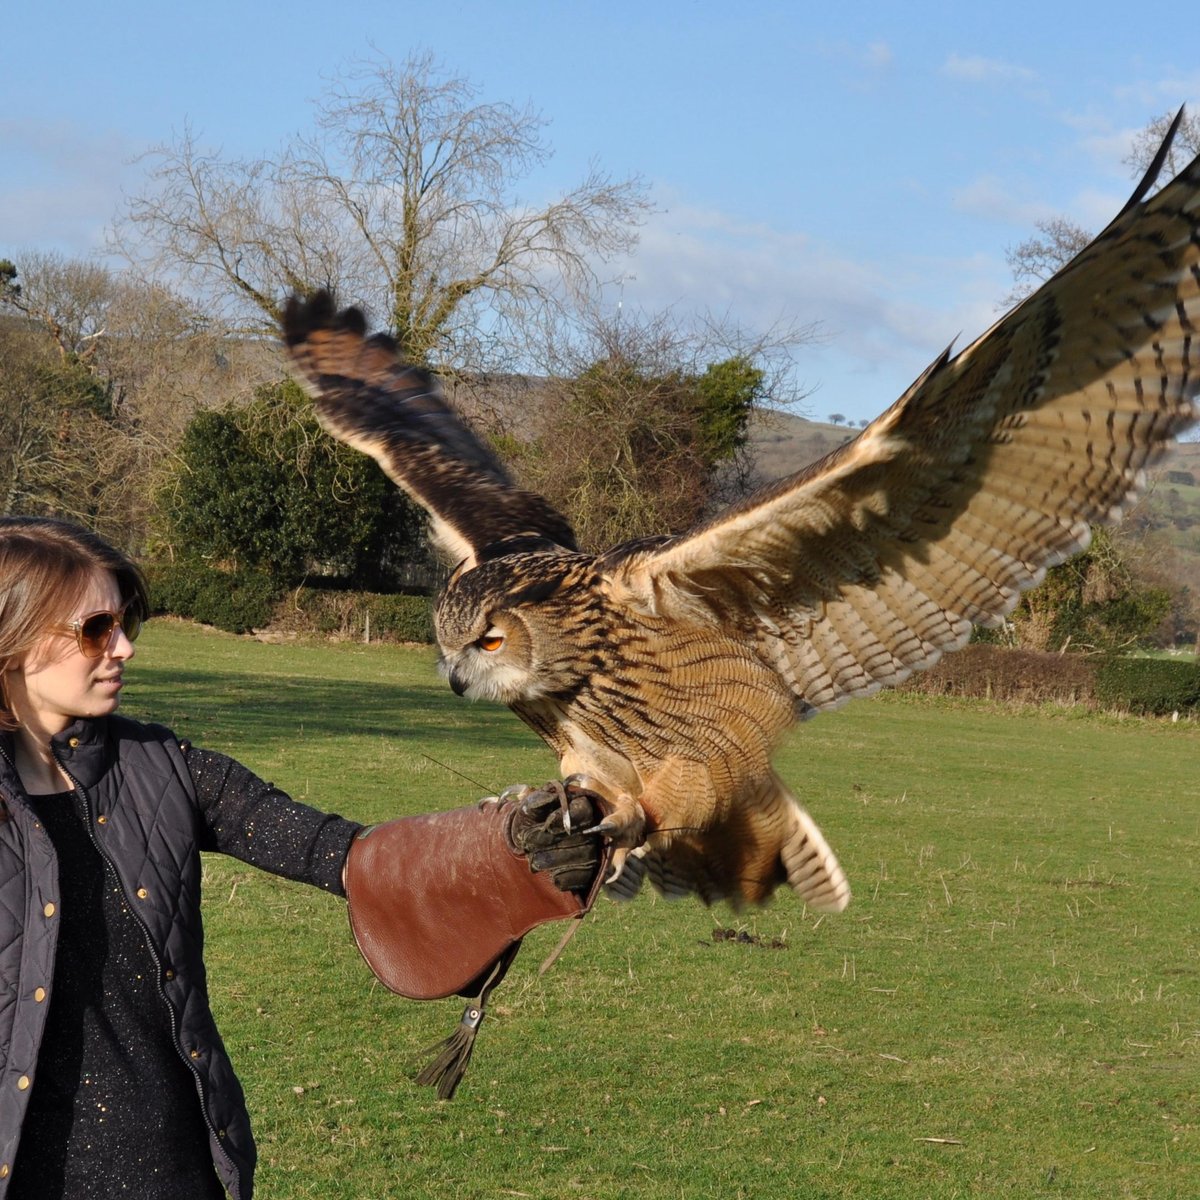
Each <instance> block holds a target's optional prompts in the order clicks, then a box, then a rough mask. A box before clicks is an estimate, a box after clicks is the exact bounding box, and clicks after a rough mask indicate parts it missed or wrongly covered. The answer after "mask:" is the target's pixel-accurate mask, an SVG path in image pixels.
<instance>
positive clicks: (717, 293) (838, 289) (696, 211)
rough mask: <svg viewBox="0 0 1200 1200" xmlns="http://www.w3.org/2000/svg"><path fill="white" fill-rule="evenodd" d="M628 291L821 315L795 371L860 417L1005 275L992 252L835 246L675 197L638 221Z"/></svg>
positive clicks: (777, 316)
mask: <svg viewBox="0 0 1200 1200" xmlns="http://www.w3.org/2000/svg"><path fill="white" fill-rule="evenodd" d="M625 266H626V283H625V285H624V289H623V301H624V303H625V304H626V305H627V306H630V307H634V306H638V307H641V308H642V309H644V310H646V311H647V312H658V311H661V310H663V309H665V308H673V309H674V310H675V311H676V312H677V313H679V314H680V315H681V316H684V315H686V314H688V313H692V312H695V313H700V314H703V313H706V312H709V313H719V314H724V313H728V314H729V316H730V317H731V319H733V320H734V321H736V322H737V323H739V324H740V325H741V326H742V327H744V328H745V329H747V330H750V331H757V332H761V331H765V330H766V329H768V328H770V327H771V326H773V325H775V324H789V323H790V324H795V325H798V326H803V325H808V324H810V323H817V325H818V331H819V335H820V338H819V341H818V343H817V344H814V345H806V346H804V347H802V348H801V349H800V351H799V352H798V353H797V355H796V358H795V361H796V373H797V377H798V379H799V380H800V381H801V382H802V383H803V384H804V385H805V386H807V387H813V386H819V388H820V391H819V398H814V400H813V402H812V403H813V404H815V405H816V406H817V407H816V408H815V409H814V411H818V410H820V411H824V409H825V408H826V407H828V406H829V405H831V404H832V405H833V406H834V407H835V408H837V409H839V410H840V411H842V412H845V413H847V415H849V416H851V417H852V418H853V419H857V418H859V417H872V416H875V415H877V414H878V413H879V412H882V411H883V409H884V408H885V407H887V405H888V404H890V403H891V402H892V401H893V400H894V399H895V398H896V397H897V396H898V395H899V394H900V392H901V391H903V389H904V388H905V387H907V386H908V384H909V383H911V382H912V380H913V379H914V378H916V376H917V375H918V374H919V373H920V371H921V370H923V369H924V367H925V366H927V365H928V363H929V362H930V361H931V360H932V359H933V358H934V357H935V356H936V355H937V354H939V353H940V352H941V351H942V350H943V349H944V348H945V346H946V344H947V343H948V342H949V341H950V340H951V339H952V338H955V337H957V338H958V343H957V344H958V345H959V346H960V347H961V346H962V345H965V344H966V343H967V342H968V341H970V340H971V339H973V338H974V337H976V336H977V335H978V334H980V333H981V332H983V330H984V329H986V328H987V327H988V326H989V325H990V324H991V323H992V322H993V321H994V320H995V319H996V316H997V313H996V301H997V299H998V298H999V297H1000V296H1002V295H1003V294H1004V292H1005V291H1006V289H1007V287H1008V286H1009V280H1008V278H1007V274H1006V268H1005V267H1004V265H1003V263H1002V262H1001V261H999V258H998V256H997V255H992V256H983V255H981V256H973V257H971V258H969V259H964V260H947V259H937V258H933V257H929V256H918V255H906V254H903V253H899V254H897V255H896V258H895V260H894V261H889V262H883V261H880V260H877V259H874V258H871V259H855V258H852V257H849V256H847V255H844V254H839V253H837V252H836V251H835V250H833V249H832V248H831V247H829V246H828V245H826V244H824V243H823V242H821V241H820V240H819V239H817V238H815V237H812V236H809V235H808V234H806V233H803V232H797V231H789V230H781V229H777V228H773V227H771V226H769V225H767V224H763V223H748V222H741V221H738V220H736V219H734V218H731V217H730V216H728V215H727V214H724V213H721V212H718V211H715V210H712V209H700V208H696V207H692V206H689V205H686V204H672V205H671V206H670V208H669V210H668V211H666V212H663V213H660V214H658V215H657V216H656V217H654V218H653V219H652V220H651V221H650V222H648V224H647V225H646V226H645V228H644V229H643V231H642V239H641V244H640V246H639V249H638V252H637V254H636V257H635V258H634V259H633V260H631V261H630V262H629V263H628V264H625Z"/></svg>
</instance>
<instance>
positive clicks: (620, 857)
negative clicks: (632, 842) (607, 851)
mask: <svg viewBox="0 0 1200 1200" xmlns="http://www.w3.org/2000/svg"><path fill="white" fill-rule="evenodd" d="M628 857H629V851H628V850H627V849H626V848H625V847H624V846H622V847H621V848H620V849H618V850H614V851H613V855H612V859H611V860H610V862H609V865H610V866H611V867H612V870H611V871H610V872H609V875H608V878H607V879H605V881H604V885H605V887H607V886H608V885H609V884H610V883H616V881H617V880H618V879H620V878H621V872H622V871H624V870H625V860H626V859H627V858H628Z"/></svg>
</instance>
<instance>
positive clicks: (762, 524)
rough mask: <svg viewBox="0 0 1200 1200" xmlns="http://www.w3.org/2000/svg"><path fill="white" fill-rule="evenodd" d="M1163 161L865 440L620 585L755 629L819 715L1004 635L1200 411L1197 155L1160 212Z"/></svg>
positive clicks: (642, 555) (669, 607)
mask: <svg viewBox="0 0 1200 1200" xmlns="http://www.w3.org/2000/svg"><path fill="white" fill-rule="evenodd" d="M1177 120H1178V119H1177ZM1169 137H1170V135H1168V140H1169ZM1164 153H1165V144H1164V150H1163V151H1160V155H1159V159H1158V160H1157V162H1156V165H1155V166H1154V167H1152V168H1151V171H1150V172H1148V173H1147V177H1146V179H1144V180H1143V182H1142V184H1141V186H1140V187H1139V188H1138V190H1137V191H1136V192H1135V193H1134V196H1133V198H1132V199H1131V200H1130V202H1129V204H1127V205H1126V207H1125V208H1124V209H1123V210H1122V211H1121V213H1120V214H1119V215H1118V216H1117V218H1116V219H1115V220H1114V221H1113V222H1112V224H1111V225H1109V226H1108V228H1107V229H1105V230H1104V232H1103V233H1101V234H1100V235H1099V237H1097V238H1096V239H1095V241H1093V242H1092V243H1091V244H1090V245H1089V246H1088V247H1087V248H1086V249H1085V250H1084V251H1083V252H1082V253H1081V254H1079V256H1078V257H1077V258H1075V259H1074V260H1073V261H1072V262H1070V263H1069V264H1068V265H1067V266H1066V267H1064V268H1063V269H1062V270H1061V271H1059V272H1058V274H1057V275H1055V276H1054V277H1053V278H1052V279H1051V280H1050V281H1049V282H1048V283H1046V284H1045V286H1043V287H1042V288H1041V289H1040V290H1039V291H1038V292H1036V293H1035V294H1034V295H1032V296H1031V297H1030V298H1029V299H1027V300H1026V301H1024V303H1022V304H1021V305H1020V306H1019V307H1017V308H1016V309H1014V310H1013V311H1012V312H1011V313H1009V314H1008V315H1007V316H1006V317H1004V318H1003V319H1002V320H1000V321H999V322H998V323H997V324H996V325H995V326H993V328H992V329H991V330H989V331H988V332H987V333H985V334H984V335H983V336H982V337H980V338H979V339H978V340H977V341H976V342H975V343H974V344H973V345H971V346H969V347H967V348H966V349H965V350H963V351H962V352H961V353H960V354H958V355H956V356H954V357H950V355H949V353H948V352H947V354H945V355H943V356H942V357H941V358H940V359H938V360H937V361H936V362H935V363H934V364H933V365H932V366H931V367H930V368H929V369H928V370H927V371H926V372H925V373H924V374H923V375H922V376H921V377H920V378H919V379H918V380H917V381H916V383H914V384H913V386H912V387H911V388H910V389H909V390H908V391H907V392H906V393H905V394H904V395H903V396H902V397H901V398H900V399H899V400H898V401H897V402H896V403H895V404H894V405H893V406H892V407H891V408H890V409H889V410H888V411H887V412H885V413H884V414H883V415H882V416H881V417H879V418H878V419H877V420H876V421H875V422H874V423H873V424H871V425H869V426H868V427H867V428H866V429H865V430H864V431H863V432H862V433H861V434H860V435H859V436H858V437H857V438H855V439H854V440H853V441H852V442H849V443H848V444H846V445H844V446H842V447H840V448H839V449H837V450H835V451H834V452H833V453H831V454H829V455H827V456H826V457H825V458H823V459H821V460H820V461H819V462H817V463H816V464H814V465H813V466H811V467H809V468H808V469H807V470H804V471H801V472H799V473H798V474H796V475H793V476H791V477H790V478H788V479H784V480H781V481H780V482H779V483H777V484H775V485H773V486H770V487H768V488H766V489H764V490H762V491H760V492H758V493H757V494H755V495H752V496H750V497H749V498H747V499H746V500H745V501H744V502H742V503H740V504H738V505H736V506H734V507H733V508H731V509H728V510H726V511H725V512H723V513H721V514H719V515H718V516H716V517H714V518H713V519H711V520H709V521H707V522H705V523H703V524H701V525H699V526H698V527H696V528H695V529H693V530H691V531H689V532H688V533H686V534H683V535H681V536H679V537H677V538H673V539H670V540H669V541H666V542H663V543H661V544H659V545H658V546H656V547H638V546H636V545H631V546H630V547H627V548H625V549H622V548H619V547H618V548H617V549H616V550H615V551H613V552H611V553H610V555H609V557H608V561H607V570H608V573H609V575H610V582H611V586H612V588H613V590H614V592H615V593H616V594H618V595H621V596H623V597H624V599H625V600H626V602H628V603H631V604H634V605H638V606H641V607H643V608H645V609H648V610H652V611H655V612H658V613H661V614H663V615H669V616H677V617H685V618H690V619H699V620H705V621H715V622H720V623H721V624H723V625H725V626H727V627H733V628H738V627H741V628H742V629H743V630H744V632H745V636H746V638H747V639H748V640H752V641H756V642H757V644H758V647H759V652H760V654H761V655H762V656H763V657H764V658H765V659H766V660H767V661H769V662H771V663H773V664H774V665H775V666H776V667H777V668H778V670H779V672H780V674H781V676H782V677H783V678H784V679H785V680H786V681H787V683H788V685H789V687H790V688H791V689H792V691H793V693H794V695H795V697H796V703H797V712H798V715H801V716H803V715H806V714H807V713H810V712H812V711H814V710H820V709H825V708H830V707H833V706H835V705H837V704H839V703H841V702H842V701H844V700H847V699H849V698H851V697H855V696H865V695H869V694H870V693H872V692H874V691H876V690H878V689H879V688H880V687H884V686H887V685H890V684H895V683H899V682H900V681H902V680H903V679H905V678H906V677H907V676H908V675H909V674H911V673H912V672H913V671H914V670H919V669H922V668H926V667H929V666H932V665H933V663H935V662H936V661H937V660H938V658H940V657H941V655H942V654H943V653H944V652H946V651H948V650H955V649H957V648H959V647H961V646H963V645H964V644H965V643H966V641H967V640H968V637H969V635H970V630H971V626H972V624H973V623H978V624H981V625H996V624H998V623H999V622H1000V621H1001V620H1002V619H1003V617H1004V615H1005V614H1006V613H1008V612H1010V611H1011V610H1012V608H1013V606H1014V605H1015V604H1016V602H1017V600H1018V597H1019V595H1020V593H1021V592H1022V591H1023V590H1025V589H1026V588H1030V587H1033V586H1034V585H1036V584H1037V583H1038V582H1040V581H1041V579H1042V578H1043V576H1044V575H1045V572H1046V569H1047V567H1049V566H1051V565H1053V564H1055V563H1058V562H1061V561H1062V560H1063V559H1065V558H1067V557H1069V556H1070V555H1072V554H1074V553H1076V552H1077V551H1079V550H1082V549H1084V548H1085V547H1086V546H1087V545H1088V542H1089V540H1090V536H1091V534H1090V528H1089V526H1090V525H1092V524H1099V523H1103V522H1111V521H1114V520H1116V519H1118V518H1119V516H1120V514H1121V511H1122V506H1123V505H1126V504H1127V503H1128V502H1129V500H1130V498H1131V497H1132V496H1134V495H1135V494H1136V493H1137V492H1138V490H1139V489H1140V488H1141V487H1142V486H1143V483H1144V475H1143V470H1144V468H1145V467H1146V466H1147V465H1148V464H1149V463H1152V462H1153V461H1154V460H1155V459H1156V458H1157V457H1158V456H1159V454H1160V453H1161V452H1162V450H1163V448H1164V446H1165V444H1166V442H1167V440H1168V439H1169V438H1171V437H1172V436H1173V435H1175V434H1177V433H1178V432H1179V431H1181V430H1182V429H1184V428H1185V427H1186V426H1187V425H1188V424H1189V423H1190V422H1192V421H1193V420H1195V419H1196V417H1197V405H1196V395H1197V390H1198V389H1200V159H1197V160H1196V161H1194V162H1193V163H1192V164H1191V165H1190V166H1189V167H1187V168H1186V170H1184V171H1183V172H1182V173H1181V174H1180V175H1179V176H1178V177H1177V178H1176V179H1175V180H1174V181H1173V182H1171V183H1170V184H1168V185H1167V186H1166V187H1164V188H1163V189H1162V191H1160V192H1159V193H1157V195H1155V196H1154V197H1153V198H1152V199H1149V200H1144V199H1143V197H1144V196H1145V194H1146V192H1147V191H1148V190H1149V188H1150V186H1151V185H1152V183H1153V181H1154V176H1155V175H1156V174H1157V170H1158V165H1159V164H1160V163H1161V159H1162V157H1163V154H1164Z"/></svg>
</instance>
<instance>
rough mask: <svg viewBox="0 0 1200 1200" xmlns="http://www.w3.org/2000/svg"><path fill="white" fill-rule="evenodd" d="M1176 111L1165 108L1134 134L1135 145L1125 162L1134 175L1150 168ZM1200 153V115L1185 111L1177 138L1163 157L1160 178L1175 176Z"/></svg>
mask: <svg viewBox="0 0 1200 1200" xmlns="http://www.w3.org/2000/svg"><path fill="white" fill-rule="evenodd" d="M1175 116H1176V114H1175V111H1174V110H1172V111H1171V112H1165V113H1163V114H1162V116H1159V117H1155V118H1154V120H1153V121H1151V122H1150V124H1149V125H1147V126H1146V128H1145V129H1142V130H1140V131H1139V132H1138V133H1136V134H1134V136H1133V146H1132V148H1131V149H1130V151H1129V154H1128V155H1127V156H1126V158H1125V162H1126V164H1127V165H1128V166H1129V168H1130V170H1131V171H1132V172H1133V174H1134V175H1137V176H1139V177H1140V176H1142V175H1144V174H1145V173H1146V171H1147V170H1148V169H1149V167H1150V164H1151V163H1152V162H1153V161H1154V156H1155V155H1156V154H1157V153H1158V148H1159V147H1160V146H1161V145H1162V141H1163V138H1165V137H1166V136H1167V131H1168V130H1169V129H1170V128H1171V123H1172V122H1173V121H1174V120H1175ZM1197 154H1200V115H1197V114H1196V113H1188V112H1185V113H1184V114H1183V117H1182V119H1181V120H1180V122H1179V128H1178V129H1177V130H1176V131H1175V139H1174V141H1172V142H1171V147H1170V149H1169V150H1168V151H1167V157H1166V158H1165V159H1164V160H1163V167H1162V171H1161V172H1160V174H1159V179H1160V180H1161V181H1162V182H1166V181H1167V180H1169V179H1174V178H1175V176H1176V175H1178V174H1179V172H1180V171H1182V170H1183V168H1184V167H1186V166H1187V165H1188V163H1189V162H1191V161H1192V159H1193V158H1195V157H1196V155H1197Z"/></svg>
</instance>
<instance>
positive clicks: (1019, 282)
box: [1001, 217, 1092, 308]
mask: <svg viewBox="0 0 1200 1200" xmlns="http://www.w3.org/2000/svg"><path fill="white" fill-rule="evenodd" d="M1035 225H1036V227H1037V229H1038V231H1039V232H1040V234H1041V237H1032V238H1026V239H1025V241H1023V242H1021V243H1019V244H1018V245H1016V246H1010V247H1009V248H1008V249H1007V250H1006V251H1005V252H1004V257H1005V259H1006V261H1007V262H1008V266H1009V269H1010V270H1011V271H1012V274H1013V289H1012V291H1011V292H1009V293H1008V295H1007V296H1005V297H1004V299H1003V300H1002V301H1001V306H1002V307H1003V308H1011V307H1012V306H1013V305H1014V304H1017V303H1018V302H1019V301H1021V300H1024V299H1025V297H1026V296H1028V295H1030V294H1031V293H1032V292H1034V291H1036V290H1037V288H1038V287H1039V286H1041V284H1043V283H1045V282H1046V280H1047V279H1049V278H1050V277H1051V276H1052V275H1054V273H1055V272H1056V271H1058V270H1060V269H1061V268H1062V267H1064V266H1066V264H1067V263H1069V262H1070V261H1071V259H1073V258H1074V257H1075V255H1077V254H1078V253H1079V252H1080V251H1081V250H1082V249H1083V248H1084V247H1085V246H1086V245H1087V244H1088V243H1089V242H1090V241H1091V240H1092V235H1091V234H1090V233H1089V232H1088V231H1087V230H1086V229H1084V228H1083V226H1081V225H1076V224H1075V222H1074V221H1069V220H1067V218H1066V217H1053V218H1051V219H1050V220H1048V221H1037V222H1035Z"/></svg>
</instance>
